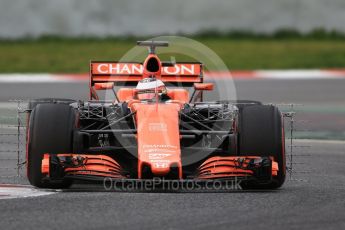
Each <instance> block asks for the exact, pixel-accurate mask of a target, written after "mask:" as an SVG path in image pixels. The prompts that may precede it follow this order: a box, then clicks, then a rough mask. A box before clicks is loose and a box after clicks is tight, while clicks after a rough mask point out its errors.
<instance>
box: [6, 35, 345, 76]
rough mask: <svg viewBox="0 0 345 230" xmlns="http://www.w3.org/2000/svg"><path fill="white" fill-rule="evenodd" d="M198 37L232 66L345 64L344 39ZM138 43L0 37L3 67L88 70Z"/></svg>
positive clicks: (50, 70)
mask: <svg viewBox="0 0 345 230" xmlns="http://www.w3.org/2000/svg"><path fill="white" fill-rule="evenodd" d="M196 40H198V41H199V42H202V43H203V44H205V45H206V46H208V47H209V48H211V49H212V50H213V51H215V52H216V53H217V54H218V55H219V56H220V58H221V59H223V61H224V62H225V64H226V65H227V66H228V68H229V69H231V70H235V69H237V70H238V69H291V68H293V69H302V68H345V40H344V39H303V38H292V39H273V38H262V39H255V38H226V37H219V38H210V37H199V39H198V38H197V39H196ZM134 45H135V40H134V39H127V40H126V39H38V40H26V41H25V40H23V41H0V73H11V72H16V73H19V72H32V73H37V72H51V73H84V72H87V71H88V68H89V66H88V63H89V60H91V59H92V60H118V59H120V58H121V56H122V55H124V54H125V53H126V52H127V51H128V50H129V49H130V48H132V47H133V46H134ZM178 58H179V57H178V55H176V59H177V60H178Z"/></svg>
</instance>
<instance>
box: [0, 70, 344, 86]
mask: <svg viewBox="0 0 345 230" xmlns="http://www.w3.org/2000/svg"><path fill="white" fill-rule="evenodd" d="M229 78H232V79H235V80H237V79H248V80H250V79H276V80H298V79H301V80H308V79H345V69H329V70H254V71H230V72H227V71H224V72H222V71H220V72H216V71H213V72H206V73H205V79H229ZM88 80H89V76H88V74H48V73H41V74H30V73H29V74H16V73H13V74H0V83H54V82H57V83H59V82H61V83H68V82H88Z"/></svg>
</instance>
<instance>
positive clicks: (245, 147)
mask: <svg viewBox="0 0 345 230" xmlns="http://www.w3.org/2000/svg"><path fill="white" fill-rule="evenodd" d="M284 138H285V137H284V124H283V120H282V115H281V113H280V111H279V109H278V108H277V107H275V106H273V105H251V106H245V107H243V109H242V110H241V111H240V116H239V155H240V156H248V155H249V156H250V155H255V156H273V158H274V160H275V161H277V162H278V167H279V171H278V175H277V176H273V177H272V180H271V181H270V182H269V183H264V184H259V183H257V182H255V181H250V182H246V183H243V184H242V185H241V186H242V188H244V189H277V188H279V187H281V186H282V185H283V183H284V181H285V176H286V165H285V140H284Z"/></svg>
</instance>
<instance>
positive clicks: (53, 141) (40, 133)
mask: <svg viewBox="0 0 345 230" xmlns="http://www.w3.org/2000/svg"><path fill="white" fill-rule="evenodd" d="M74 127H75V111H74V109H73V108H72V107H70V106H69V105H66V104H38V105H37V106H35V108H34V110H33V111H32V112H31V115H30V122H29V131H28V134H29V137H28V146H27V149H28V153H27V154H28V155H27V158H28V159H27V161H28V166H27V167H28V179H29V182H30V184H31V185H33V186H36V187H39V188H67V187H69V186H70V185H71V181H67V180H62V181H58V182H56V183H55V182H54V183H52V182H47V181H44V180H43V179H44V178H43V177H44V176H43V175H42V173H41V166H42V158H43V154H45V153H50V154H57V153H72V152H73V130H74Z"/></svg>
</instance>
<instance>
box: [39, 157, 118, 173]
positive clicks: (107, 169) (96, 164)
mask: <svg viewBox="0 0 345 230" xmlns="http://www.w3.org/2000/svg"><path fill="white" fill-rule="evenodd" d="M57 156H58V157H59V158H61V157H71V160H72V162H73V161H74V162H75V164H74V165H73V164H72V165H71V166H70V167H66V168H64V172H65V175H71V176H77V175H83V176H103V177H110V178H116V179H121V178H125V175H124V173H123V170H122V167H121V166H120V164H119V163H117V162H116V161H115V160H114V159H113V158H111V157H108V156H105V155H87V154H70V153H63V154H57ZM50 157H51V156H50V154H44V155H43V159H42V166H41V172H42V174H44V175H47V176H49V173H50V165H49V162H50ZM78 159H82V162H80V160H79V162H78Z"/></svg>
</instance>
